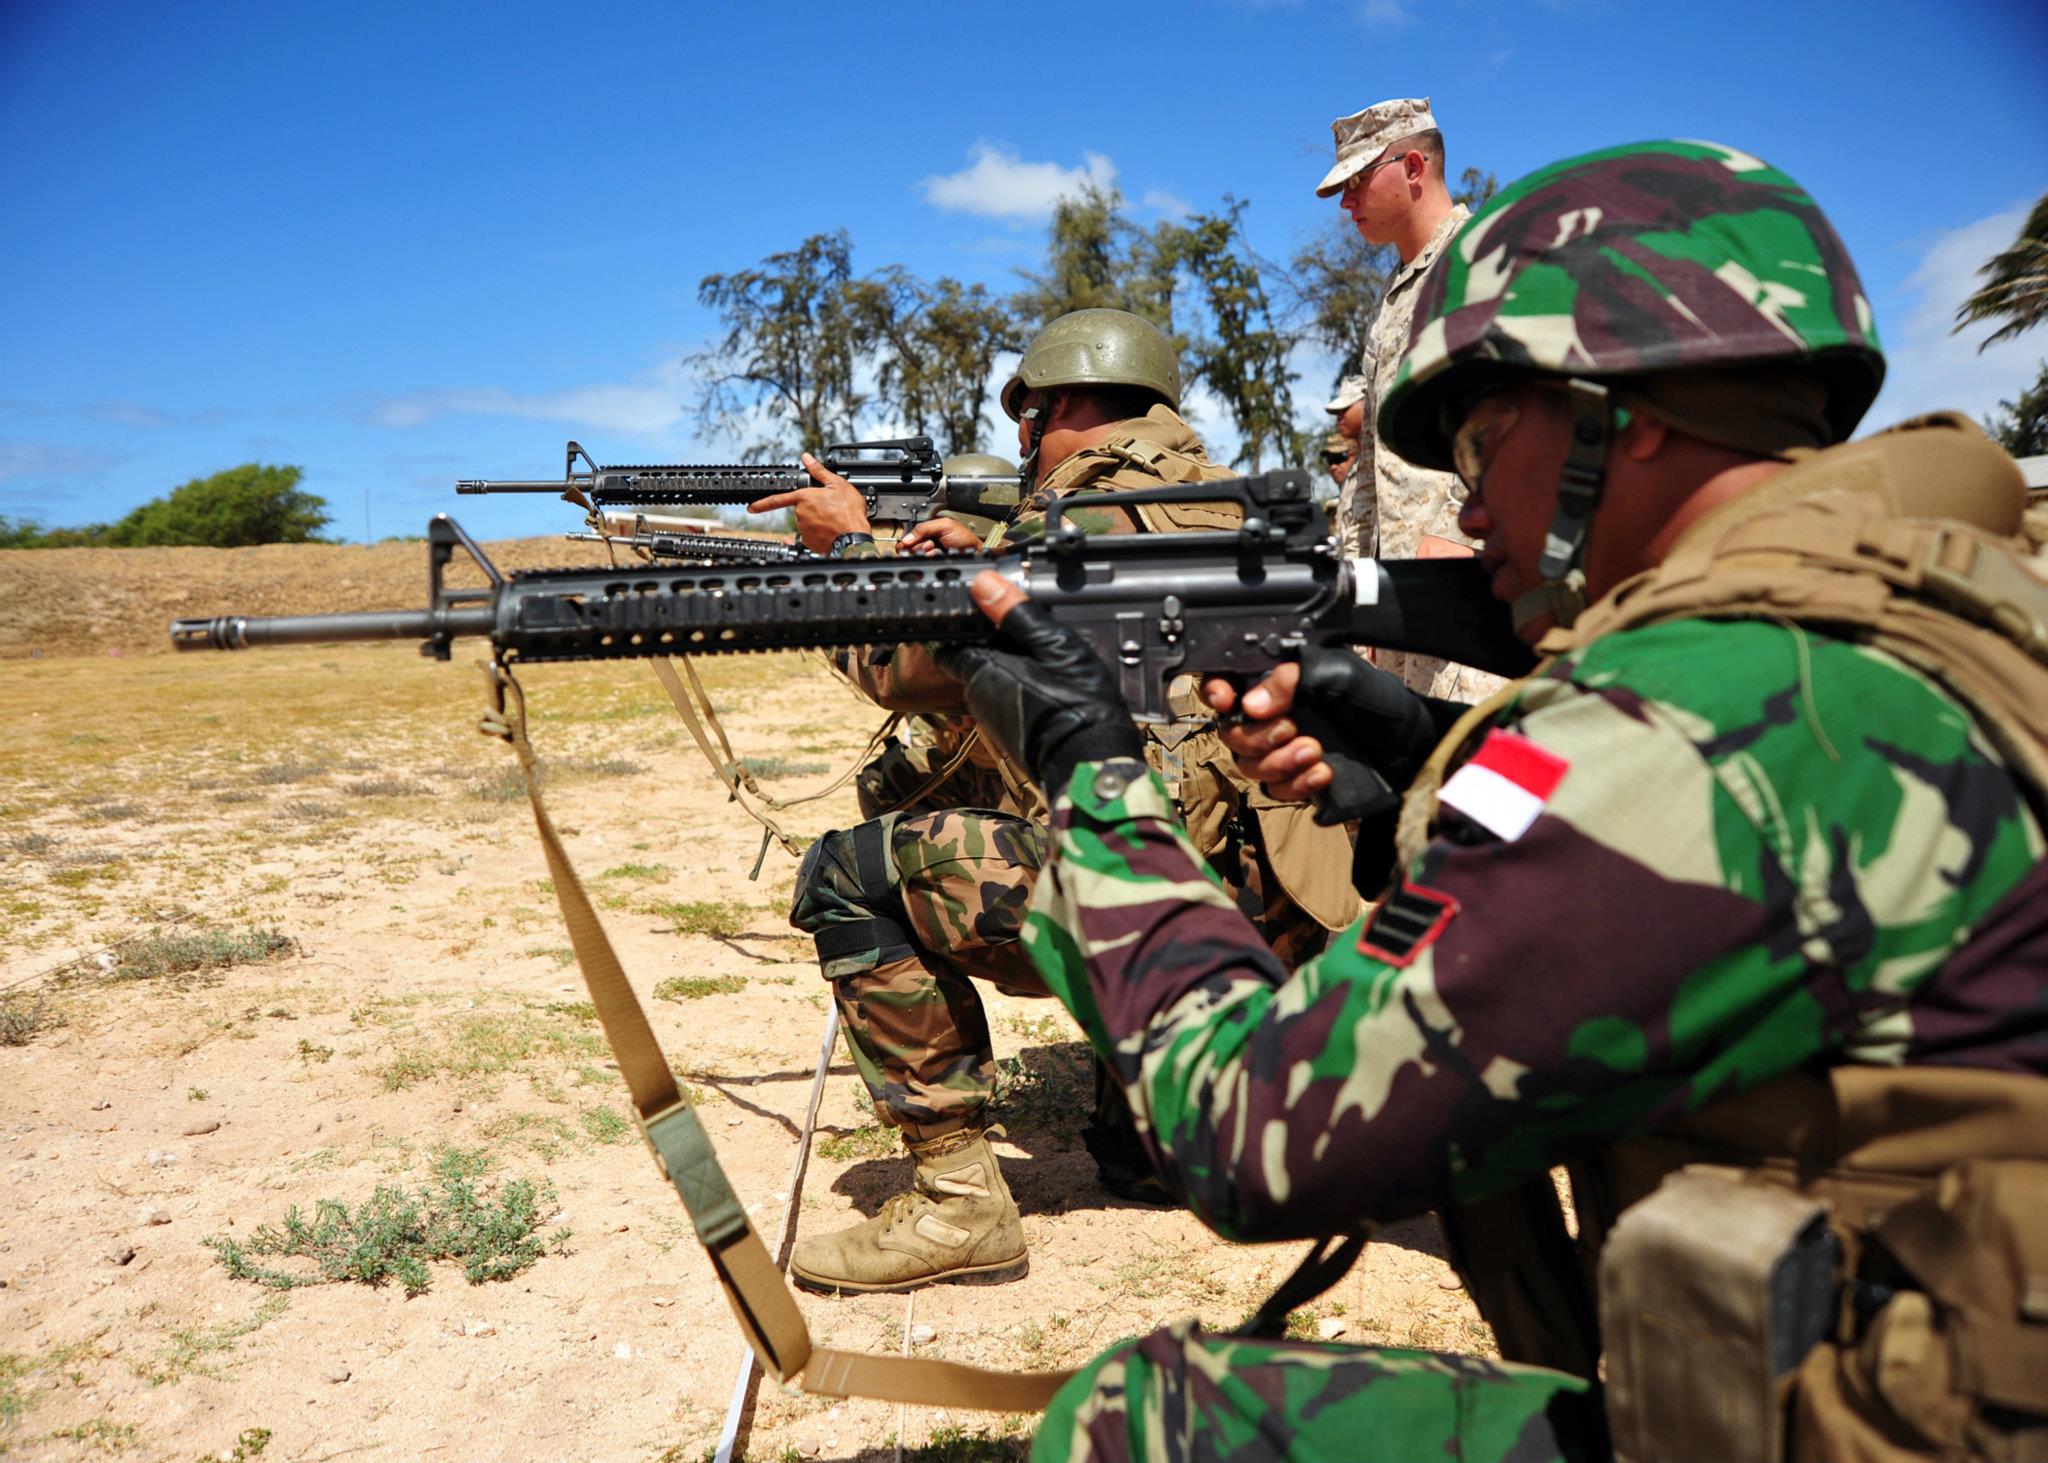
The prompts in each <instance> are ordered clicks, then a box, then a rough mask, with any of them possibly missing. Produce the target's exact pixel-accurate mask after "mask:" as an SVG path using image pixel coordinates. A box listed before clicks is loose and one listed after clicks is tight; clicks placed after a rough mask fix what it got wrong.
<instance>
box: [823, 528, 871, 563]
mask: <svg viewBox="0 0 2048 1463" xmlns="http://www.w3.org/2000/svg"><path fill="white" fill-rule="evenodd" d="M874 541H875V536H874V535H873V534H871V533H869V532H867V531H866V530H865V529H859V528H856V529H854V530H853V531H851V532H850V533H842V534H840V535H839V537H838V538H835V539H833V540H832V547H831V548H829V549H827V550H825V557H826V558H828V559H839V558H844V557H845V555H846V551H847V550H848V549H850V548H854V547H855V546H857V545H860V544H871V543H873V542H874Z"/></svg>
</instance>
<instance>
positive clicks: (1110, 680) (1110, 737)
mask: <svg viewBox="0 0 2048 1463" xmlns="http://www.w3.org/2000/svg"><path fill="white" fill-rule="evenodd" d="M935 655H936V658H937V660H938V663H939V665H940V666H941V667H943V668H944V669H945V670H946V671H947V672H949V673H950V674H951V675H953V676H954V677H955V678H956V679H957V680H959V682H960V683H961V685H962V686H964V687H965V688H966V690H967V707H968V710H970V711H972V712H973V713H974V719H975V721H976V722H977V723H979V724H980V726H981V730H982V733H983V735H985V736H987V737H988V738H989V740H991V741H992V742H994V743H995V744H996V745H997V746H998V747H1001V748H1002V749H1003V750H1004V751H1005V752H1007V753H1009V754H1010V756H1011V757H1013V758H1015V759H1016V760H1017V761H1018V762H1021V763H1022V764H1023V765H1024V766H1025V767H1027V768H1029V769H1030V770H1031V774H1032V776H1033V777H1035V778H1036V779H1037V780H1038V785H1039V786H1040V787H1042V788H1044V789H1045V793H1046V796H1047V797H1048V798H1056V797H1058V796H1059V794H1060V793H1061V792H1062V791H1063V790H1064V789H1065V788H1066V785H1067V782H1068V780H1069V779H1070V778H1071V777H1072V776H1073V772H1074V769H1075V768H1076V767H1078V766H1079V765H1080V764H1081V763H1083V762H1107V761H1111V760H1113V759H1115V758H1118V757H1142V756H1143V755H1144V753H1145V739H1144V737H1143V735H1142V734H1141V733H1140V732H1139V731H1138V728H1137V727H1136V726H1135V725H1134V724H1133V723H1132V721H1131V712H1130V708H1129V707H1128V706H1127V705H1126V704H1125V703H1124V698H1123V692H1122V691H1121V690H1119V689H1118V687H1117V683H1116V677H1115V676H1114V675H1113V674H1111V672H1110V669H1109V667H1108V666H1106V665H1104V664H1103V663H1102V661H1101V659H1100V658H1099V657H1098V656H1097V655H1096V654H1095V652H1094V650H1093V649H1091V648H1090V647H1089V644H1088V642H1087V641H1086V640H1084V639H1082V638H1081V636H1080V635H1078V634H1077V633H1075V632H1074V631H1073V630H1071V629H1069V628H1067V627H1066V626H1064V625H1062V624H1060V623H1059V622H1058V621H1057V620H1055V619H1054V618H1053V617H1052V615H1051V613H1050V612H1048V611H1047V610H1046V609H1045V608H1044V607H1043V606H1041V605H1036V604H1033V603H1031V602H1030V601H1029V600H1027V601H1025V602H1024V603H1023V604H1020V605H1018V606H1017V607H1016V608H1015V609H1013V610H1011V611H1010V613H1009V614H1008V615H1007V616H1005V617H1004V620H1003V623H1002V627H1001V628H1000V629H999V630H998V631H997V632H996V643H995V644H994V645H992V646H983V645H957V646H949V647H946V648H943V649H940V650H938V651H936V652H935Z"/></svg>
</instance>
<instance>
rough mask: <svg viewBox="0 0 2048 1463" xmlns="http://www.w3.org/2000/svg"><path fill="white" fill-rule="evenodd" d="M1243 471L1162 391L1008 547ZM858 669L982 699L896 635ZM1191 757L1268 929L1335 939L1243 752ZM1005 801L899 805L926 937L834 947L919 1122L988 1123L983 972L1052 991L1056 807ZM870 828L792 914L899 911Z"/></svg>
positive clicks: (857, 1020) (833, 966) (855, 1010)
mask: <svg viewBox="0 0 2048 1463" xmlns="http://www.w3.org/2000/svg"><path fill="white" fill-rule="evenodd" d="M1162 464H1163V465H1162ZM1227 476H1230V474H1229V473H1228V471H1227V470H1225V469H1222V468H1218V467H1215V466H1213V465H1211V464H1210V463H1209V462H1208V460H1207V458H1206V456H1205V455H1204V454H1203V452H1202V448H1201V444H1200V442H1199V441H1198V440H1197V439H1196V437H1195V435H1194V433H1193V431H1192V430H1191V429H1190V428H1189V427H1188V426H1187V424H1186V423H1185V422H1183V421H1182V420H1181V419H1180V417H1179V416H1178V415H1177V414H1175V413H1174V412H1173V411H1172V410H1171V409H1170V408H1168V407H1166V406H1163V405H1160V406H1155V407H1153V409H1152V410H1151V412H1150V413H1149V414H1148V415H1147V416H1145V417H1142V418H1138V419H1135V420H1133V421H1130V422H1127V423H1124V424H1122V426H1121V427H1120V428H1119V429H1118V431H1117V432H1116V433H1114V434H1113V435H1112V436H1111V437H1110V438H1109V439H1108V440H1107V441H1106V442H1104V443H1103V444H1101V445H1099V446H1096V447H1090V448H1086V449H1084V450H1082V451H1081V452H1078V453H1076V454H1074V455H1073V456H1072V457H1070V458H1068V459H1067V460H1066V461H1064V462H1062V463H1061V464H1060V465H1059V466H1058V467H1057V468H1055V469H1054V470H1053V471H1051V472H1050V473H1048V474H1046V476H1045V479H1044V481H1043V482H1042V483H1041V485H1040V486H1039V489H1038V491H1037V492H1036V494H1035V495H1034V496H1033V497H1032V498H1031V500H1030V501H1029V502H1027V503H1025V504H1024V505H1023V506H1022V507H1021V508H1020V509H1019V512H1018V515H1017V517H1016V518H1015V519H1014V520H1013V521H1012V522H1011V523H1009V524H1007V525H1005V526H1004V527H1003V528H1002V529H1001V530H999V531H998V534H997V536H996V537H995V538H994V539H992V540H991V546H992V547H996V548H1000V547H1002V546H1003V545H1005V544H1015V543H1018V542H1022V541H1026V540H1029V539H1032V538H1035V537H1037V536H1038V535H1039V534H1041V533H1042V532H1043V531H1044V521H1045V510H1046V507H1047V506H1048V505H1049V504H1050V503H1051V501H1052V500H1053V499H1054V498H1055V497H1068V496H1072V495H1076V494H1079V495H1083V496H1085V495H1086V494H1089V493H1100V492H1112V491H1117V490H1121V489H1128V488H1138V487H1153V486H1158V485H1159V484H1161V483H1162V482H1169V481H1197V480H1201V479H1203V478H1220V477H1227ZM1176 511H1178V512H1183V513H1185V514H1186V515H1187V516H1188V517H1189V522H1188V523H1187V525H1186V526H1188V527H1220V526H1223V522H1224V520H1223V519H1222V518H1215V519H1214V521H1213V522H1210V521H1205V520H1204V519H1203V518H1202V515H1213V514H1214V513H1215V512H1216V510H1214V509H1211V508H1209V507H1208V506H1206V505H1190V506H1189V507H1187V508H1186V509H1184V510H1181V509H1177V510H1176ZM1065 517H1066V519H1067V520H1068V521H1069V522H1071V523H1073V524H1075V525H1076V526H1077V527H1079V528H1081V529H1082V530H1084V531H1085V532H1088V533H1091V534H1098V533H1135V532H1140V531H1144V529H1145V528H1146V525H1145V524H1143V523H1141V522H1140V520H1139V519H1138V517H1137V516H1136V514H1135V513H1133V512H1132V511H1131V510H1128V509H1124V508H1100V509H1097V508H1076V509H1072V510H1069V511H1068V512H1067V513H1066V514H1065ZM849 672H850V674H851V675H852V676H853V678H854V681H855V684H856V686H858V687H859V688H860V689H861V690H862V691H863V693H864V694H866V695H867V696H868V697H869V698H870V699H872V700H874V701H875V702H876V703H877V704H879V705H883V706H889V707H892V708H895V709H900V710H908V711H914V712H917V713H920V714H924V715H939V716H950V715H957V714H958V713H960V712H962V711H964V709H965V703H964V701H963V699H962V697H961V694H960V687H959V684H958V683H957V682H956V681H954V680H953V679H952V678H951V677H950V676H947V675H946V674H945V673H944V672H943V671H941V670H939V669H938V668H937V666H936V665H935V664H934V663H933V662H932V659H931V656H930V653H929V652H928V651H927V650H926V649H925V647H923V646H921V645H902V646H897V647H895V648H894V650H893V652H892V653H889V654H888V655H887V656H886V658H885V659H881V660H876V659H875V658H873V657H868V658H865V659H862V660H858V661H856V662H855V663H854V664H852V665H851V666H849ZM1178 760H1179V761H1180V762H1181V763H1182V767H1181V769H1180V770H1181V772H1182V774H1183V777H1182V780H1183V781H1185V782H1186V783H1187V784H1188V786H1189V788H1190V797H1191V798H1198V799H1199V802H1198V805H1196V806H1190V807H1188V808H1187V813H1188V816H1189V818H1190V821H1191V822H1195V823H1197V824H1198V825H1200V826H1202V827H1204V828H1206V829H1208V830H1209V833H1208V836H1206V837H1205V839H1204V844H1205V848H1204V851H1205V853H1206V854H1207V855H1208V857H1209V859H1210V860H1211V861H1212V862H1213V864H1214V865H1215V866H1216V867H1217V868H1219V869H1222V870H1223V871H1224V872H1225V875H1226V877H1227V878H1228V880H1229V882H1230V886H1231V887H1232V888H1233V889H1234V890H1235V891H1236V898H1237V899H1238V901H1239V904H1240V907H1241V908H1243V909H1244V910H1245V911H1246V913H1247V914H1248V915H1249V916H1250V917H1252V918H1253V919H1254V920H1255V921H1256V922H1257V923H1258V925H1259V927H1260V929H1261V933H1262V934H1263V935H1264V936H1265V937H1267V938H1268V939H1269V940H1271V941H1272V942H1273V943H1274V944H1275V945H1276V946H1278V947H1279V948H1280V949H1282V950H1283V951H1284V952H1285V954H1286V958H1288V959H1289V960H1290V962H1291V961H1294V960H1299V959H1306V958H1307V957H1308V956H1309V955H1311V954H1313V953H1314V952H1315V951H1316V950H1317V949H1319V948H1321V945H1322V943H1323V941H1324V940H1325V939H1327V937H1328V932H1327V931H1326V930H1325V929H1324V927H1323V926H1322V925H1321V924H1318V923H1317V922H1316V921H1315V920H1314V919H1312V918H1310V917H1309V916H1308V915H1306V914H1305V913H1303V911H1302V910H1301V909H1300V908H1299V907H1297V906H1296V905H1295V904H1294V903H1293V901H1292V900H1290V899H1289V898H1288V896H1287V894H1286V893H1285V892H1284V891H1283V890H1282V889H1281V888H1280V887H1279V883H1278V880H1277V878H1276V877H1275V876H1274V874H1273V871H1272V869H1271V867H1270V865H1269V864H1268V862H1267V860H1266V854H1265V849H1264V847H1263V845H1262V844H1261V842H1260V839H1259V838H1258V836H1257V834H1256V832H1255V831H1253V830H1252V829H1251V827H1250V826H1249V825H1250V824H1251V823H1252V822H1253V818H1254V815H1253V814H1252V812H1251V811H1250V810H1249V807H1248V806H1247V802H1246V798H1245V796H1244V795H1243V794H1242V793H1241V792H1240V791H1238V790H1236V789H1232V788H1229V787H1228V786H1227V785H1225V784H1224V783H1223V781H1222V779H1221V778H1220V777H1219V776H1218V775H1217V774H1216V773H1215V771H1214V766H1215V764H1216V763H1219V762H1223V761H1227V757H1226V756H1225V755H1224V754H1223V753H1222V751H1221V743H1220V742H1219V741H1217V740H1216V738H1215V737H1214V736H1213V734H1209V735H1206V736H1205V737H1199V738H1193V739H1190V741H1189V743H1188V744H1185V745H1184V746H1183V747H1182V748H1181V749H1180V753H1179V759H1178ZM1197 764H1198V765H1197ZM985 775H986V776H987V777H988V778H990V779H992V780H993V781H995V782H998V783H1001V784H1002V785H1003V786H1004V787H1005V788H1006V789H1007V788H1009V787H1021V788H1028V783H1027V782H1026V781H1025V780H1024V779H1022V778H1014V779H1004V778H1002V776H1001V774H999V773H997V772H995V771H994V769H987V770H986V772H985ZM990 791H991V792H993V791H994V789H993V788H991V789H990ZM1001 806H1003V805H1002V804H999V803H995V802H993V800H991V802H990V803H989V804H988V805H987V806H985V807H980V808H974V807H969V808H958V807H956V808H953V809H950V810H947V811H943V812H936V813H914V814H913V813H906V814H902V815H898V816H895V817H892V818H890V819H887V820H886V822H887V847H888V850H889V859H890V869H889V877H890V879H891V881H892V882H893V884H894V891H893V893H894V895H895V897H896V899H898V900H900V904H901V911H902V914H903V916H904V917H903V919H902V920H901V921H899V923H900V925H901V926H902V927H903V928H905V929H907V930H908V932H909V934H910V936H911V941H910V942H907V943H906V942H901V941H899V942H896V943H894V944H873V945H867V946H864V947H862V948H859V949H856V950H852V951H848V952H842V953H833V954H826V953H824V952H822V951H821V965H822V966H823V969H824V974H825V978H826V979H827V980H828V981H830V982H831V984H832V989H833V993H834V997H835V999H837V1000H838V1002H839V1006H840V1013H841V1021H842V1023H843V1027H844V1029H845V1032H846V1038H847V1045H848V1047H849V1048H850V1049H851V1050H852V1052H853V1054H854V1062H855V1065H856V1066H857V1067H858V1068H859V1070H860V1072H861V1075H862V1078H863V1079H864V1080H865V1081H866V1083H867V1086H868V1090H869V1093H870V1095H871V1096H872V1097H873V1098H874V1102H875V1111H876V1114H877V1115H878V1116H879V1117H880V1118H881V1119H882V1121H883V1122H885V1123H888V1124H890V1125H891V1126H895V1127H901V1128H904V1129H906V1131H908V1132H909V1133H910V1134H911V1135H912V1136H913V1137H919V1138H935V1137H939V1136H942V1135H944V1134H946V1133H949V1132H952V1131H954V1130H956V1129H959V1128H962V1127H966V1126H971V1125H977V1124H979V1123H980V1122H981V1121H982V1114H983V1111H984V1109H985V1107H986V1106H987V1102H988V1098H989V1095H990V1093H991V1091H992V1089H993V1086H994V1081H995V1054H994V1050H993V1048H992V1046H991V1044H990V1040H989V1031H988V1020H987V1016H986V1014H985V1013H984V1011H983V1009H982V1004H981V998H980V996H979V995H978V994H976V992H975V989H974V987H973V985H972V983H971V982H970V980H969V977H970V976H974V977H978V978H980V979H983V980H986V981H988V982H989V983H990V984H992V985H994V986H996V987H997V988H998V989H1000V990H1003V991H1006V992H1008V993H1011V994H1015V995H1033V996H1044V995H1047V994H1049V992H1048V991H1047V990H1046V988H1045V985H1044V982H1043V981H1042V979H1041V978H1040V977H1039V975H1038V973H1037V970H1036V968H1035V967H1034V966H1033V965H1032V963H1031V961H1030V959H1029V957H1028V956H1027V955H1026V954H1025V953H1024V950H1023V947H1022V946H1021V945H1020V944H1018V943H1017V937H1018V934H1019V932H1020V930H1021V927H1022V922H1023V914H1024V909H1025V905H1026V903H1027V901H1028V899H1029V896H1030V891H1031V888H1032V886H1033V884H1034V883H1035V882H1036V880H1037V877H1038V871H1039V868H1040V865H1041V864H1042V862H1043V859H1044V849H1045V834H1044V830H1043V826H1042V816H1043V812H1042V808H1041V807H1040V806H1039V805H1038V804H1037V803H1036V802H1035V800H1033V801H1032V802H1031V805H1030V806H1029V807H1028V808H1026V809H1024V815H1023V816H1019V815H1016V814H1006V813H1002V812H999V811H995V809H997V808H999V807H1001ZM1012 806H1016V804H1014V803H1013V804H1012ZM856 832H857V830H846V831H845V832H834V833H830V834H827V835H825V837H824V838H823V839H821V840H820V841H819V843H818V844H817V845H814V852H813V853H812V854H811V855H810V856H809V857H807V858H806V860H805V862H804V865H803V867H802V868H801V869H800V870H799V872H798V876H797V883H796V890H795V894H794V896H793V899H792V903H791V908H790V923H791V924H793V925H795V926H796V927H797V928H798V929H800V930H803V931H805V932H806V933H809V934H813V935H818V934H820V932H822V931H826V930H828V929H830V928H831V927H833V926H853V925H859V924H862V923H863V922H865V921H869V920H872V919H874V918H875V917H876V916H877V915H878V914H879V915H881V916H883V917H884V918H887V919H894V918H895V910H894V909H892V908H887V907H882V908H878V907H877V905H878V901H877V899H876V898H875V897H874V896H873V895H872V894H865V893H863V892H862V891H863V888H864V883H863V877H862V874H861V871H860V869H859V867H858V860H857V859H856V858H855V856H854V855H853V853H852V851H851V848H850V845H849V840H850V838H851V837H852V836H853V835H854V834H855V833H856ZM889 902H893V901H889ZM1333 923H1334V921H1333ZM906 955H908V956H914V957H915V962H914V968H913V966H912V965H910V964H906V962H905V961H904V959H903V957H904V956H906ZM885 967H886V969H885Z"/></svg>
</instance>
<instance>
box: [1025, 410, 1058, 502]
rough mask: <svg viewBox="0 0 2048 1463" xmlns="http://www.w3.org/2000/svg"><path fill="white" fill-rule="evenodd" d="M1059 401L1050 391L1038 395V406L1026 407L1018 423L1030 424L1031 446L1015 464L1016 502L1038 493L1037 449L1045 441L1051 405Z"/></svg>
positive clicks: (1050, 415) (1050, 416)
mask: <svg viewBox="0 0 2048 1463" xmlns="http://www.w3.org/2000/svg"><path fill="white" fill-rule="evenodd" d="M1058 400H1059V398H1058V396H1056V395H1055V394H1054V393H1052V392H1050V391H1041V392H1039V393H1038V405H1036V406H1032V407H1026V408H1025V409H1024V412H1023V414H1022V415H1021V416H1019V417H1018V420H1019V421H1024V422H1029V423H1031V445H1030V446H1029V447H1028V448H1027V449H1026V451H1025V453H1024V460H1023V461H1022V462H1020V463H1018V464H1017V496H1018V501H1019V502H1022V501H1024V500H1026V499H1028V498H1029V497H1030V496H1031V495H1032V494H1033V493H1035V492H1037V491H1038V449H1039V447H1040V445H1041V444H1043V443H1044V441H1045V428H1046V423H1047V422H1048V421H1050V420H1051V418H1052V412H1053V405H1054V403H1055V402H1057V401H1058Z"/></svg>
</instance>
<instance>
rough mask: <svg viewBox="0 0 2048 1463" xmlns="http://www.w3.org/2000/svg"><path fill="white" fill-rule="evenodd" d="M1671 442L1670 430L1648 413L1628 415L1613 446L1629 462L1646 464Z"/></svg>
mask: <svg viewBox="0 0 2048 1463" xmlns="http://www.w3.org/2000/svg"><path fill="white" fill-rule="evenodd" d="M1670 440H1671V428H1670V426H1669V425H1668V424H1666V423H1664V422H1660V421H1658V420H1657V418H1655V417H1653V416H1651V415H1650V414H1649V413H1648V412H1642V411H1636V412H1630V413H1629V419H1628V424H1627V425H1626V426H1624V427H1623V428H1622V429H1621V431H1620V433H1619V434H1618V436H1617V438H1616V442H1615V445H1616V446H1618V447H1620V448H1621V450H1622V453H1623V454H1624V455H1625V456H1626V457H1627V458H1628V460H1629V461H1630V462H1648V461H1649V460H1650V459H1651V458H1653V457H1655V456H1656V455H1657V454H1658V453H1660V452H1662V451H1663V450H1664V446H1665V444H1666V443H1668V442H1669V441H1670Z"/></svg>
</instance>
